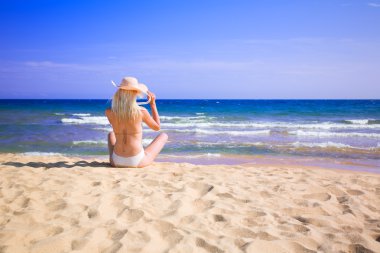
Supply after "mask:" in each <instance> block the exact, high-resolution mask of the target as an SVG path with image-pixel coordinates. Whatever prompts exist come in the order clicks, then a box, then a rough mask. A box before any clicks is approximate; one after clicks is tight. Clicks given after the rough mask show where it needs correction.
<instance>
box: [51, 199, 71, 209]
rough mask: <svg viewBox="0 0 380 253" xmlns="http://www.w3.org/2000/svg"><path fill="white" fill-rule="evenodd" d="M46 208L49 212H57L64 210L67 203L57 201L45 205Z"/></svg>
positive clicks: (61, 200) (60, 200)
mask: <svg viewBox="0 0 380 253" xmlns="http://www.w3.org/2000/svg"><path fill="white" fill-rule="evenodd" d="M46 206H47V208H48V209H49V210H50V211H58V210H61V209H64V208H66V206H67V203H66V201H64V200H63V199H57V200H54V201H51V202H49V203H47V205H46Z"/></svg>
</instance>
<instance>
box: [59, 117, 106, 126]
mask: <svg viewBox="0 0 380 253" xmlns="http://www.w3.org/2000/svg"><path fill="white" fill-rule="evenodd" d="M61 122H62V123H64V124H93V125H109V121H108V119H107V117H105V116H81V117H80V118H63V119H61Z"/></svg>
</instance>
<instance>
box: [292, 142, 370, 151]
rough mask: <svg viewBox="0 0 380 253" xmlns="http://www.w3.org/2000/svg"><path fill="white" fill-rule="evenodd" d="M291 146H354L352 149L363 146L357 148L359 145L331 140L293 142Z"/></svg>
mask: <svg viewBox="0 0 380 253" xmlns="http://www.w3.org/2000/svg"><path fill="white" fill-rule="evenodd" d="M291 145H292V146H294V147H297V148H298V147H309V148H314V147H318V148H331V147H333V148H354V149H363V148H359V147H353V146H350V145H347V144H343V143H336V142H332V141H328V142H322V143H320V142H318V143H314V142H294V143H292V144H291Z"/></svg>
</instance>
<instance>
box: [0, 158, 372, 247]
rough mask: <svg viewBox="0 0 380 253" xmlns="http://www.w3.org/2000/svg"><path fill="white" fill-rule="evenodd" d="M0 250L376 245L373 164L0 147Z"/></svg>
mask: <svg viewBox="0 0 380 253" xmlns="http://www.w3.org/2000/svg"><path fill="white" fill-rule="evenodd" d="M0 163H1V165H0V252H12V253H13V252H200V253H202V252H248V253H250V252H380V174H374V173H368V172H356V171H344V170H333V169H324V168H319V167H312V166H302V165H299V164H294V165H292V164H284V165H281V164H277V165H274V164H272V165H270V164H267V165H258V164H251V165H194V164H190V163H170V162H160V163H155V164H153V165H152V166H149V167H147V168H143V169H132V168H130V169H121V168H110V167H109V166H108V163H107V161H106V160H105V159H96V158H93V159H86V160H84V159H83V158H75V157H64V156H27V155H15V154H2V155H0Z"/></svg>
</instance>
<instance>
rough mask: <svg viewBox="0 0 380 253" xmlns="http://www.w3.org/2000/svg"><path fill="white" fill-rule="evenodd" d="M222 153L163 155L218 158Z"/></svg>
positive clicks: (188, 157)
mask: <svg viewBox="0 0 380 253" xmlns="http://www.w3.org/2000/svg"><path fill="white" fill-rule="evenodd" d="M221 156H222V154H219V153H205V154H199V155H162V157H173V158H185V159H186V158H187V159H196V158H218V157H221Z"/></svg>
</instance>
